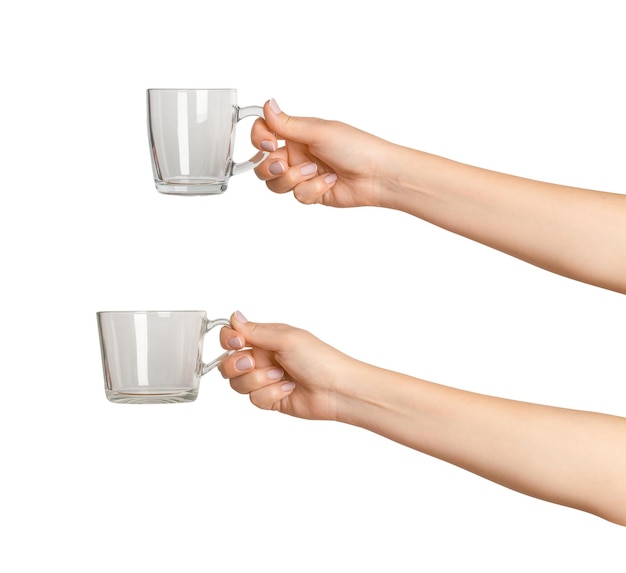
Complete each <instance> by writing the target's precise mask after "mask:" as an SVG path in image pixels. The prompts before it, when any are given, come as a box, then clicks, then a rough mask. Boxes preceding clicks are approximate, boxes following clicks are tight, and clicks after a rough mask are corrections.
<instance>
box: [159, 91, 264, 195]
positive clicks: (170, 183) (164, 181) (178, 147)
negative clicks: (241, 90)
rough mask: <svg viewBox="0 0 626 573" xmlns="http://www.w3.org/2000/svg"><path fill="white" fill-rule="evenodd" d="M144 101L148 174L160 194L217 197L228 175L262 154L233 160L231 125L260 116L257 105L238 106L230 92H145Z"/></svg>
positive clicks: (257, 160) (245, 167)
mask: <svg viewBox="0 0 626 573" xmlns="http://www.w3.org/2000/svg"><path fill="white" fill-rule="evenodd" d="M147 100H148V101H147V107H148V138H149V142H150V151H151V156H152V172H153V174H154V183H155V185H156V188H157V190H158V191H160V192H161V193H168V194H175V195H213V194H217V193H223V192H224V191H226V188H227V187H228V181H229V179H230V177H231V176H232V175H238V174H239V173H243V172H244V171H248V170H249V169H252V168H253V167H256V166H257V165H258V164H259V163H261V161H263V159H265V158H266V157H267V155H268V154H267V153H265V152H259V153H257V154H256V155H255V156H254V157H252V158H251V159H250V160H248V161H242V162H240V163H236V162H235V161H233V149H234V146H235V128H236V125H237V123H238V122H239V121H240V120H242V119H243V118H244V117H249V116H255V115H256V116H259V117H263V108H262V107H260V106H249V107H239V106H238V105H237V90H235V89H149V90H147Z"/></svg>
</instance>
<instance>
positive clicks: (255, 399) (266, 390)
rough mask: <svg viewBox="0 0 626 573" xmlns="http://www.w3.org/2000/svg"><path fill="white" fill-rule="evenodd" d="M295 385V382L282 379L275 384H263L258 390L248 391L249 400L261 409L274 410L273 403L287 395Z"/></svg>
mask: <svg viewBox="0 0 626 573" xmlns="http://www.w3.org/2000/svg"><path fill="white" fill-rule="evenodd" d="M295 387H296V385H295V383H293V382H288V381H286V380H283V381H281V382H276V384H269V385H268V386H263V387H262V388H259V389H258V390H254V391H253V392H250V401H251V402H252V403H253V404H254V405H255V406H256V407H257V408H261V410H275V409H277V408H276V407H275V405H277V404H278V402H280V401H281V400H282V399H283V398H285V397H286V396H289V394H291V393H292V392H293V390H294V388H295Z"/></svg>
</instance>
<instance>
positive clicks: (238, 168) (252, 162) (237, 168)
mask: <svg viewBox="0 0 626 573" xmlns="http://www.w3.org/2000/svg"><path fill="white" fill-rule="evenodd" d="M236 109H237V122H239V121H241V120H242V119H243V118H244V117H250V116H251V115H258V116H259V117H262V118H263V119H265V115H263V108H262V107H261V106H258V105H250V106H248V107H237V108H236ZM268 155H269V153H268V152H267V151H259V152H258V153H257V154H256V155H255V156H254V157H252V158H251V159H249V160H248V161H241V162H240V163H236V162H234V161H233V165H232V167H231V169H230V174H231V175H239V174H240V173H243V172H244V171H248V170H249V169H252V168H253V167H256V166H257V165H258V164H259V163H261V161H263V160H264V159H265V158H266V157H267V156H268Z"/></svg>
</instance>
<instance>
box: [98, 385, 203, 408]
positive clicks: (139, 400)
mask: <svg viewBox="0 0 626 573" xmlns="http://www.w3.org/2000/svg"><path fill="white" fill-rule="evenodd" d="M105 392H106V396H107V398H108V399H109V400H110V401H111V402H115V403H116V404H177V403H182V402H193V401H194V400H195V399H196V398H197V397H198V390H178V391H173V392H151V393H147V392H118V391H116V390H109V389H105Z"/></svg>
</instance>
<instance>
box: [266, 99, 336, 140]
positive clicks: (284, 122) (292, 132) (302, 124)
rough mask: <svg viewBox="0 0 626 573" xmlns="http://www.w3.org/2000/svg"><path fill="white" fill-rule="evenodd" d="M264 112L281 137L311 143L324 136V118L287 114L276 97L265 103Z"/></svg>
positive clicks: (268, 122) (269, 124) (271, 126)
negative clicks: (322, 134) (322, 132)
mask: <svg viewBox="0 0 626 573" xmlns="http://www.w3.org/2000/svg"><path fill="white" fill-rule="evenodd" d="M263 112H264V114H265V122H266V123H267V125H268V126H269V128H270V129H271V130H272V131H273V132H274V133H275V134H276V135H277V136H278V137H279V138H280V139H289V140H290V141H295V142H297V143H307V144H310V143H314V142H315V141H316V140H318V139H319V138H320V137H322V136H321V130H322V127H323V125H324V123H325V122H324V120H322V119H316V118H312V117H297V116H293V115H287V114H286V113H284V112H283V111H281V109H280V107H279V106H278V104H277V103H276V100H275V99H270V100H269V101H267V102H266V103H265V106H263Z"/></svg>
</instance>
